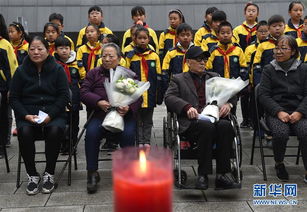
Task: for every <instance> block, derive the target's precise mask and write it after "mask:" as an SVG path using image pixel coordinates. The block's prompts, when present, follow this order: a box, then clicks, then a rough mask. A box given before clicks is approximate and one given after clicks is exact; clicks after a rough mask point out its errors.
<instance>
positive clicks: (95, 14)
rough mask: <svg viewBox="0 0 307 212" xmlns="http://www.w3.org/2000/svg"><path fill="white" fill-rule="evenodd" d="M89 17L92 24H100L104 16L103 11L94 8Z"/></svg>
mask: <svg viewBox="0 0 307 212" xmlns="http://www.w3.org/2000/svg"><path fill="white" fill-rule="evenodd" d="M88 19H89V22H90V23H91V24H95V25H97V26H99V25H100V23H101V22H102V20H103V16H102V14H101V12H99V11H96V10H93V11H92V12H90V14H89V15H88Z"/></svg>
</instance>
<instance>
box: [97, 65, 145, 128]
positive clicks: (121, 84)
mask: <svg viewBox="0 0 307 212" xmlns="http://www.w3.org/2000/svg"><path fill="white" fill-rule="evenodd" d="M134 77H135V73H134V72H132V71H131V70H129V69H126V68H124V67H121V66H117V67H116V69H115V70H113V69H111V70H110V82H109V81H105V82H104V87H105V89H106V93H107V95H108V99H109V103H110V104H111V106H112V108H117V107H121V106H127V105H130V104H132V103H133V102H135V101H136V100H137V99H138V98H140V96H141V95H142V94H143V93H144V92H145V91H146V90H148V89H149V86H150V83H149V82H140V81H137V80H134V79H133V78H134ZM102 126H103V127H104V128H105V129H107V130H109V131H111V132H122V131H123V130H124V119H123V117H122V116H120V115H119V113H118V112H117V111H116V110H110V111H109V112H108V114H107V115H106V117H105V119H104V121H103V123H102Z"/></svg>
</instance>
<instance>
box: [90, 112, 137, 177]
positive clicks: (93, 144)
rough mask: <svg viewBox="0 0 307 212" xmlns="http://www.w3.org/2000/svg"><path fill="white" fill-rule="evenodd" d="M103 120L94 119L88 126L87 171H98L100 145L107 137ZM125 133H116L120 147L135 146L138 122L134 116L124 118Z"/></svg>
mask: <svg viewBox="0 0 307 212" xmlns="http://www.w3.org/2000/svg"><path fill="white" fill-rule="evenodd" d="M102 122H103V120H101V119H99V118H93V119H92V120H91V121H90V122H89V123H88V125H87V128H86V134H85V155H86V164H87V170H89V171H96V170H97V169H98V156H99V145H100V141H101V139H102V138H104V137H105V134H106V129H104V128H103V127H102V126H101V124H102ZM124 123H125V125H124V126H125V127H124V131H123V132H120V133H114V135H115V136H114V137H115V139H116V140H118V141H119V144H120V147H126V146H134V145H135V135H136V120H134V119H133V117H132V116H129V115H128V116H127V117H125V118H124Z"/></svg>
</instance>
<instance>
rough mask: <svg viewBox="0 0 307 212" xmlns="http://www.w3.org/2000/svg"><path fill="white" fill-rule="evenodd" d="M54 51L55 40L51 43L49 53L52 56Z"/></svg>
mask: <svg viewBox="0 0 307 212" xmlns="http://www.w3.org/2000/svg"><path fill="white" fill-rule="evenodd" d="M54 51H55V46H54V42H53V43H49V54H50V55H51V56H52V55H53V53H54Z"/></svg>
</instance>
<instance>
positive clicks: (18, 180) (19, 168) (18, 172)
mask: <svg viewBox="0 0 307 212" xmlns="http://www.w3.org/2000/svg"><path fill="white" fill-rule="evenodd" d="M20 170H21V153H20V150H19V149H18V164H17V180H16V188H19V187H20Z"/></svg>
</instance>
